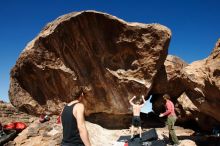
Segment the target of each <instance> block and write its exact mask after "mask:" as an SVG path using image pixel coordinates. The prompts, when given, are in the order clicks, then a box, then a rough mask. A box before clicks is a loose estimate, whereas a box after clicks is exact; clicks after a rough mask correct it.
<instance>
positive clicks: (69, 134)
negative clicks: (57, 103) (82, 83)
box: [61, 89, 91, 146]
mask: <svg viewBox="0 0 220 146" xmlns="http://www.w3.org/2000/svg"><path fill="white" fill-rule="evenodd" d="M83 97H84V92H83V90H82V89H81V90H80V91H79V93H77V94H76V95H75V96H73V101H71V102H70V103H68V104H67V105H65V107H64V108H63V110H62V113H61V122H62V126H63V139H62V142H61V146H91V143H90V140H89V135H88V131H87V129H86V124H85V118H84V110H85V109H84V105H83V104H82V103H81V100H82V98H83Z"/></svg>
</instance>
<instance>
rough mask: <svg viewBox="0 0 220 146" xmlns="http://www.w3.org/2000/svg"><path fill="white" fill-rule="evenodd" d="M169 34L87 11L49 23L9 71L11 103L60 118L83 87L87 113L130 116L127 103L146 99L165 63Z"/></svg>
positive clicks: (161, 28) (156, 27)
mask: <svg viewBox="0 0 220 146" xmlns="http://www.w3.org/2000/svg"><path fill="white" fill-rule="evenodd" d="M170 37H171V32H170V30H169V29H168V28H166V27H164V26H162V25H159V24H140V23H127V22H125V21H123V20H121V19H118V18H116V17H114V16H111V15H108V14H104V13H100V12H96V11H83V12H78V13H70V14H67V15H64V16H61V17H59V18H58V19H56V20H55V21H53V22H51V23H49V24H48V25H47V26H46V27H45V28H44V29H43V30H42V32H41V33H40V34H39V35H38V36H37V37H36V38H35V39H34V40H33V41H31V42H30V43H29V44H28V45H27V46H26V48H25V49H24V50H23V52H22V53H21V55H20V57H19V59H18V60H17V62H16V65H15V66H14V67H13V69H12V70H11V83H10V90H9V94H10V100H11V102H12V104H13V105H14V106H16V107H17V108H19V109H20V110H22V111H26V112H28V113H30V114H41V113H43V112H46V111H47V112H48V113H50V114H58V113H59V112H60V111H61V108H62V107H63V103H66V102H69V101H70V100H71V94H73V93H74V92H76V91H77V90H78V88H79V87H84V88H85V89H87V93H86V98H85V99H84V101H83V103H84V104H85V106H86V114H92V113H100V112H103V113H109V114H120V115H121V114H128V113H129V114H130V113H131V111H130V110H128V109H129V107H130V105H129V102H128V99H129V98H130V97H131V96H133V95H140V94H144V95H147V94H148V92H149V90H150V89H151V87H152V83H153V79H154V77H155V75H156V74H157V72H158V70H159V69H160V68H161V66H162V65H163V63H164V60H165V59H166V56H167V52H168V50H167V49H168V46H169V41H170Z"/></svg>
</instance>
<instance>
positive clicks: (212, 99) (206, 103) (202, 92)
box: [182, 40, 220, 129]
mask: <svg viewBox="0 0 220 146" xmlns="http://www.w3.org/2000/svg"><path fill="white" fill-rule="evenodd" d="M182 81H183V83H184V86H185V87H186V95H187V96H188V97H189V98H190V100H191V101H192V102H193V103H194V104H195V106H196V107H197V108H198V109H199V111H200V113H202V114H203V115H202V116H199V117H197V118H198V119H199V121H201V122H202V125H203V126H204V127H203V128H206V129H210V128H211V127H213V125H217V124H218V125H219V122H220V108H219V105H220V40H218V42H217V43H216V46H215V48H214V50H213V52H212V53H211V55H210V56H209V57H208V58H206V59H204V60H201V61H196V62H193V63H192V64H190V65H189V66H187V67H185V68H184V69H183V72H182ZM210 117H212V119H211V118H210ZM207 120H208V121H207ZM217 121H218V122H217ZM205 123H206V124H205ZM208 123H212V124H210V125H208ZM214 123H215V124H214Z"/></svg>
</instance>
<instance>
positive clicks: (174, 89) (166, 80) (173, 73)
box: [150, 55, 187, 114]
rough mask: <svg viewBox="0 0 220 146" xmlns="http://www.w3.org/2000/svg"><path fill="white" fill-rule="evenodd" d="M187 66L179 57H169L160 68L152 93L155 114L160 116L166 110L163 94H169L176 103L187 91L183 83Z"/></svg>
mask: <svg viewBox="0 0 220 146" xmlns="http://www.w3.org/2000/svg"><path fill="white" fill-rule="evenodd" d="M186 66H187V63H186V62H184V61H183V60H182V59H180V58H179V57H176V56H173V55H168V56H167V58H166V60H165V62H164V65H163V66H162V67H161V68H160V70H159V71H158V73H157V76H156V77H155V79H154V84H153V87H152V90H151V91H150V94H152V98H151V102H152V104H153V110H154V112H155V113H157V114H159V113H160V112H162V111H164V110H165V108H164V101H163V98H162V96H163V94H169V95H170V96H171V97H172V100H173V101H174V102H176V99H177V98H178V97H179V96H180V95H181V94H182V93H183V92H184V91H185V87H184V86H183V85H182V83H181V72H182V69H183V68H184V67H186Z"/></svg>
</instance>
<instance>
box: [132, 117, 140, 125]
mask: <svg viewBox="0 0 220 146" xmlns="http://www.w3.org/2000/svg"><path fill="white" fill-rule="evenodd" d="M132 125H133V126H135V127H141V118H140V116H133V118H132Z"/></svg>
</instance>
